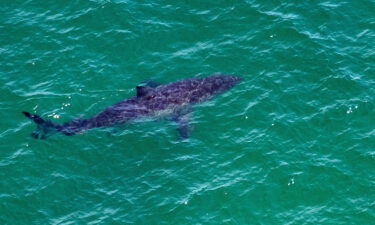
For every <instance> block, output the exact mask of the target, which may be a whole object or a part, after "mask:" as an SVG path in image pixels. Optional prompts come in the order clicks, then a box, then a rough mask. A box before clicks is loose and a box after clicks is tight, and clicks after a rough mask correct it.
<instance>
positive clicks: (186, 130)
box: [173, 107, 191, 139]
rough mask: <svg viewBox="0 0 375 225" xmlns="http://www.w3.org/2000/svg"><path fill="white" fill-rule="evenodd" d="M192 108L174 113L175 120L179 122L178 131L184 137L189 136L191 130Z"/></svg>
mask: <svg viewBox="0 0 375 225" xmlns="http://www.w3.org/2000/svg"><path fill="white" fill-rule="evenodd" d="M190 116H191V108H190V107H189V108H187V109H184V110H181V111H179V112H176V113H175V114H174V115H173V120H174V121H175V122H176V123H177V125H178V127H177V131H178V133H179V134H180V137H181V138H182V139H186V138H189V136H190V132H191V126H190Z"/></svg>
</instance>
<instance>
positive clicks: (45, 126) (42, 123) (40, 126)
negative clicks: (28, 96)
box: [22, 112, 61, 139]
mask: <svg viewBox="0 0 375 225" xmlns="http://www.w3.org/2000/svg"><path fill="white" fill-rule="evenodd" d="M22 113H23V114H24V115H25V116H26V117H27V118H29V119H30V120H32V121H34V122H35V123H36V125H37V128H36V129H35V131H34V132H33V133H32V134H31V136H32V137H33V138H35V139H46V138H47V136H48V135H49V134H52V133H54V132H56V131H60V127H61V125H59V124H56V123H53V122H51V121H49V120H44V119H42V118H41V117H40V116H38V115H35V114H31V113H28V112H22Z"/></svg>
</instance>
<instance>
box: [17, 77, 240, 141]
mask: <svg viewBox="0 0 375 225" xmlns="http://www.w3.org/2000/svg"><path fill="white" fill-rule="evenodd" d="M241 80H242V78H241V77H238V76H234V75H230V74H220V75H219V74H214V75H211V76H207V77H204V78H195V77H193V78H187V79H182V80H179V81H176V82H172V83H168V84H164V85H159V86H156V87H150V86H137V87H136V90H137V95H136V96H133V97H130V98H128V99H125V100H122V101H120V102H118V103H116V104H114V105H111V106H109V107H107V108H105V109H104V110H103V111H102V112H100V113H98V114H96V115H94V116H92V117H90V118H86V119H82V118H77V119H73V120H71V121H69V122H66V123H64V124H57V123H54V122H51V121H48V120H44V119H42V118H41V117H40V116H38V115H35V114H31V113H28V112H22V113H23V114H24V115H25V116H26V117H28V118H29V119H31V120H32V121H34V122H35V123H36V124H37V129H36V130H35V131H34V132H33V133H32V136H33V137H34V138H36V139H45V138H46V137H47V135H48V134H51V133H53V132H60V133H63V134H65V135H67V136H72V135H75V134H77V133H81V132H83V131H86V130H89V129H92V128H98V127H107V126H114V125H118V124H124V123H127V122H129V121H132V120H135V119H137V118H141V117H145V116H146V117H147V116H155V115H157V114H160V113H162V112H167V113H168V114H170V115H171V118H173V120H175V121H176V122H177V123H178V124H179V129H178V130H179V132H180V134H181V136H182V137H183V138H187V137H188V134H189V132H188V130H189V127H188V121H187V120H188V119H187V117H186V114H187V113H188V112H189V110H186V109H187V108H188V107H189V106H190V105H192V104H196V103H199V102H203V101H206V100H208V99H209V98H210V97H211V96H213V95H216V94H219V93H222V92H224V91H226V90H228V89H230V88H232V87H233V86H234V85H236V84H237V83H238V82H240V81H241Z"/></svg>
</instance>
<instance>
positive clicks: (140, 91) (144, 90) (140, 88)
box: [136, 86, 153, 97]
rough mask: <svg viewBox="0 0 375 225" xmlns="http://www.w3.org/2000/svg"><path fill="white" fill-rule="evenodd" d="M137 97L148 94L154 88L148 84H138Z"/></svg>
mask: <svg viewBox="0 0 375 225" xmlns="http://www.w3.org/2000/svg"><path fill="white" fill-rule="evenodd" d="M136 89H137V97H143V96H148V95H150V94H151V93H152V91H153V88H151V87H148V86H137V87H136Z"/></svg>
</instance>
